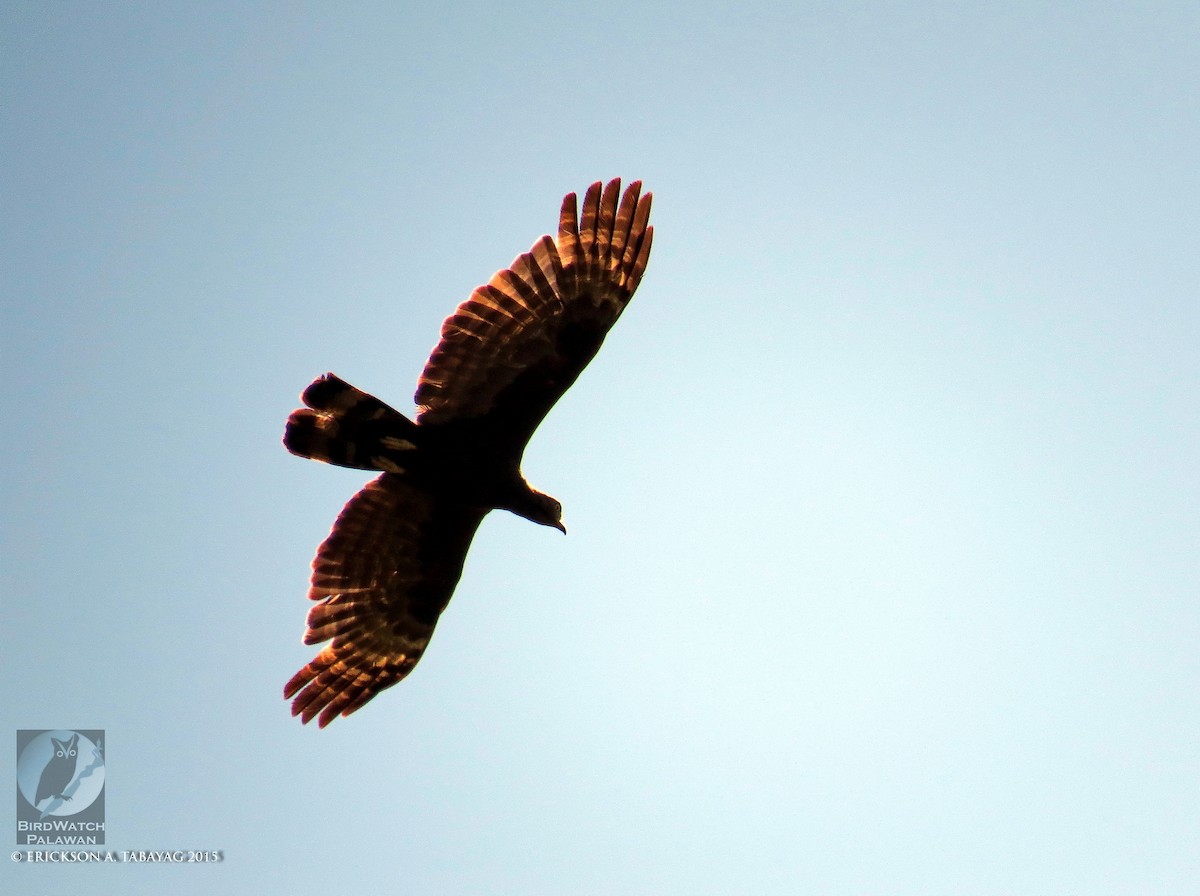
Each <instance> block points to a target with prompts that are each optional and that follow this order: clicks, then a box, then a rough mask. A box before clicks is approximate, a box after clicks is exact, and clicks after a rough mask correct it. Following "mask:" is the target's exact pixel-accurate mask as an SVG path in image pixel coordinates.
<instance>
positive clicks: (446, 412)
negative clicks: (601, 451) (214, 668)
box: [284, 180, 653, 726]
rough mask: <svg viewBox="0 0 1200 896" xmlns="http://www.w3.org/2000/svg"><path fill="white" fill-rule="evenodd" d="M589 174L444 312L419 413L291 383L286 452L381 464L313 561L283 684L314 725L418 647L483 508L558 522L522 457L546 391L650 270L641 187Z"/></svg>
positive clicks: (559, 382)
mask: <svg viewBox="0 0 1200 896" xmlns="http://www.w3.org/2000/svg"><path fill="white" fill-rule="evenodd" d="M619 193H620V182H619V181H616V180H614V181H610V182H609V183H608V184H607V185H606V186H604V187H603V189H602V188H601V184H600V183H595V184H593V185H592V186H591V187H590V188H589V189H588V192H587V194H586V195H585V197H584V202H583V209H582V215H581V216H580V217H578V218H577V217H576V198H575V195H574V194H569V195H568V196H567V197H566V198H565V199H564V200H563V205H562V212H561V215H560V218H559V230H558V237H557V239H552V238H550V237H548V236H545V237H542V238H541V239H540V240H539V241H538V242H537V243H535V244H534V246H533V248H532V249H531V250H530V251H529V252H527V253H525V254H523V255H520V256H518V257H517V259H516V260H515V261H514V262H513V263H512V265H510V266H509V268H507V269H506V270H503V271H500V272H499V273H497V274H496V275H495V276H494V277H492V279H491V280H490V281H489V282H488V284H486V285H485V286H481V287H479V288H478V289H476V290H475V291H474V292H473V293H472V295H471V297H470V298H469V299H467V301H466V302H464V303H463V304H462V305H460V306H459V308H458V310H457V311H456V312H455V313H454V314H453V315H451V316H450V317H449V318H447V320H446V322H445V324H443V326H442V334H441V340H440V341H439V343H438V344H437V346H436V347H435V348H434V350H433V353H432V355H431V356H430V358H429V361H428V362H427V363H426V366H425V370H424V372H423V373H422V375H421V378H420V380H419V381H418V385H417V392H416V403H417V406H418V414H417V416H416V420H415V422H414V421H412V420H409V419H408V418H407V417H405V416H404V415H403V414H401V413H400V412H399V411H396V410H394V409H393V408H391V407H388V406H387V405H386V404H384V403H383V402H381V401H380V400H379V399H377V398H374V397H373V396H371V395H368V394H367V393H365V392H362V391H360V390H359V389H356V388H355V387H353V386H351V385H350V384H348V383H346V382H344V381H342V380H340V379H339V378H337V377H336V376H334V375H333V374H326V375H325V376H323V377H320V378H318V379H317V380H316V381H315V382H313V383H312V384H311V385H310V386H309V387H308V388H307V389H306V390H305V391H304V394H303V395H302V396H301V399H302V401H303V402H304V404H305V407H303V408H300V409H299V410H297V411H294V412H293V413H292V415H291V417H290V418H289V420H288V426H287V430H286V432H285V434H284V444H285V445H286V446H287V448H288V450H289V451H291V452H292V453H293V454H298V455H300V456H302V457H310V458H313V459H315V460H322V461H325V462H328V463H333V464H337V465H339V466H346V467H353V468H356V469H364V470H375V471H383V472H382V475H380V476H379V477H377V478H376V479H374V480H373V481H372V482H370V483H368V484H367V486H366V487H365V488H363V489H362V491H360V492H359V493H358V494H357V495H355V496H354V497H353V498H351V499H350V501H349V502H348V503H347V504H346V506H345V508H344V509H343V510H342V512H341V514H340V515H339V516H338V519H337V521H336V522H335V523H334V526H333V530H332V531H331V532H330V534H329V537H328V538H326V540H325V541H324V542H323V543H322V544H321V546H320V548H319V549H318V550H317V557H316V559H315V560H314V561H313V576H312V585H311V587H310V589H309V597H310V598H312V599H313V600H316V601H320V602H319V603H317V604H316V605H315V606H313V608H312V610H311V611H310V612H309V616H308V631H307V632H306V634H305V638H304V640H305V643H308V644H317V643H320V642H322V641H326V640H330V639H332V643H331V644H330V645H329V646H327V647H326V648H325V649H324V650H322V651H321V653H320V654H319V655H318V656H317V657H316V659H314V660H313V661H312V662H311V663H309V664H308V665H307V666H305V667H304V668H303V669H301V670H300V671H299V672H298V673H296V675H295V676H293V677H292V679H291V680H290V681H289V682H288V684H287V685H286V686H285V688H284V696H285V697H288V698H294V699H293V703H292V712H293V713H294V714H298V715H300V716H301V718H302V719H303V720H304V721H305V722H307V721H309V720H310V719H312V718H313V717H315V716H319V723H320V724H321V725H322V726H324V725H326V724H328V723H329V722H330V721H332V720H333V719H334V718H335V717H337V716H338V715H349V714H350V713H351V712H353V711H354V710H356V709H358V708H359V707H361V706H362V705H363V704H364V703H366V702H367V701H368V700H370V699H371V697H373V696H374V695H375V694H377V693H378V692H379V691H381V690H383V689H384V688H387V687H390V686H391V685H393V684H395V683H396V682H398V681H400V680H401V679H402V678H404V676H405V675H407V674H408V672H409V671H411V669H412V667H413V666H415V665H416V663H417V661H418V660H419V659H420V658H421V655H422V654H423V653H424V650H425V646H426V645H427V644H428V642H429V638H430V637H431V636H432V634H433V628H434V626H435V625H436V623H437V620H438V617H439V616H440V614H441V612H442V610H443V609H444V608H445V606H446V604H447V603H448V602H449V600H450V596H451V594H452V593H453V591H454V587H455V585H456V584H457V582H458V579H459V577H460V575H461V574H462V566H463V561H464V560H465V559H466V554H467V549H468V548H469V547H470V543H471V539H472V538H473V537H474V535H475V531H476V529H477V528H478V527H479V524H480V522H481V521H482V520H483V517H484V516H485V515H486V514H487V513H489V512H490V511H492V510H509V511H511V512H513V513H516V514H517V515H519V516H522V517H525V518H526V519H529V520H532V521H533V522H536V523H539V524H541V525H545V526H552V527H554V528H557V529H559V530H560V531H564V532H565V531H566V530H565V528H564V527H563V525H562V520H561V510H562V508H561V506H560V505H559V503H558V501H556V500H555V499H554V498H551V497H550V496H549V495H546V494H543V493H542V492H539V491H537V490H536V489H534V488H532V487H530V486H529V484H528V483H527V482H526V481H525V479H524V476H523V475H522V474H521V458H522V455H523V453H524V450H525V445H526V443H527V442H528V441H529V438H530V436H531V435H532V434H533V432H534V430H535V429H536V428H537V426H538V424H540V423H541V421H542V419H543V418H544V417H545V415H546V414H547V413H548V412H549V410H550V408H551V407H552V406H553V405H554V403H555V401H557V400H558V398H559V397H560V396H561V395H562V394H563V392H564V391H566V389H567V388H568V387H569V386H570V385H571V384H572V383H573V382H574V381H575V379H576V377H578V376H579V374H580V372H581V371H582V370H583V368H584V367H585V366H587V363H588V362H589V361H590V360H591V359H592V357H594V356H595V354H596V352H597V351H599V349H600V345H601V343H602V342H603V341H604V337H605V335H606V334H607V333H608V330H609V328H610V327H611V326H612V325H613V323H614V322H615V321H616V319H617V317H619V316H620V314H621V312H622V311H623V310H624V308H625V305H626V304H627V303H628V302H629V299H630V298H631V297H632V295H633V293H634V290H636V289H637V286H638V283H639V282H640V280H641V276H642V273H643V272H644V271H645V268H646V263H647V261H648V260H649V255H650V246H651V242H652V240H653V228H652V227H650V226H649V225H648V223H647V222H648V219H649V214H650V198H651V197H650V194H648V193H647V194H646V195H644V196H642V195H640V193H641V184H640V183H638V182H634V183H632V184H630V185H629V187H628V188H627V189H626V191H625V193H624V195H623V196H622V197H621V199H620V202H619V204H618V201H617V200H618V194H619Z"/></svg>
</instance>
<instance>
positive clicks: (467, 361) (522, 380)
mask: <svg viewBox="0 0 1200 896" xmlns="http://www.w3.org/2000/svg"><path fill="white" fill-rule="evenodd" d="M641 188H642V185H641V182H640V181H634V182H633V183H631V184H630V185H629V187H628V188H627V189H626V190H625V193H624V195H623V196H622V197H621V200H620V203H619V204H618V202H617V197H618V194H619V193H620V191H621V182H620V181H619V180H611V181H609V182H608V184H607V185H606V186H604V187H603V189H601V184H600V183H599V182H597V183H594V184H592V185H591V186H590V187H589V188H588V191H587V193H586V194H585V196H584V199H583V211H582V215H581V216H579V217H577V216H576V200H575V194H574V193H571V194H569V195H568V196H567V197H566V198H565V199H563V204H562V212H561V215H560V217H559V227H558V239H557V240H552V239H551V238H550V237H548V236H544V237H542V238H541V239H540V240H539V241H538V242H537V243H535V244H534V246H533V248H532V249H531V250H530V251H528V252H526V253H525V254H523V255H520V256H518V257H517V259H516V260H515V261H514V262H513V263H512V265H510V266H509V268H508V269H507V270H503V271H500V272H499V273H497V274H496V275H495V276H494V277H492V279H491V280H490V281H489V282H488V283H487V284H486V285H485V286H481V287H479V288H478V289H476V290H475V291H474V292H473V293H472V294H471V297H470V298H469V299H467V301H465V302H463V303H462V304H461V305H460V306H459V307H458V310H457V311H455V312H454V314H452V315H451V316H450V317H448V318H447V319H446V322H445V323H444V324H443V325H442V334H441V341H440V342H439V343H438V344H437V346H436V347H435V348H434V350H433V354H432V355H430V358H429V361H428V363H427V364H426V365H425V371H424V373H422V374H421V379H420V381H419V382H418V384H417V394H416V403H417V405H418V408H419V416H418V422H420V423H422V424H442V423H452V422H455V421H460V420H465V419H471V418H488V423H489V425H488V429H489V430H490V431H491V432H493V433H495V434H496V435H497V436H498V437H499V438H500V441H502V442H506V443H507V444H508V445H509V446H511V447H513V448H515V449H516V450H517V451H518V453H519V451H520V450H521V449H523V447H524V445H525V443H526V442H527V441H528V440H529V437H530V436H531V435H532V434H533V431H534V430H535V429H536V428H537V426H538V424H539V423H541V421H542V418H543V417H545V416H546V413H547V412H548V411H549V410H550V408H551V407H553V406H554V403H555V402H556V401H557V400H558V398H559V396H560V395H562V394H563V392H565V391H566V390H567V388H568V387H569V386H570V385H571V383H573V382H574V381H575V378H576V377H578V376H579V373H580V371H582V370H583V368H584V367H586V366H587V363H588V361H590V360H591V359H592V357H593V356H594V355H595V354H596V352H597V351H598V350H599V349H600V344H601V343H602V342H603V341H604V337H605V335H606V334H607V333H608V330H609V328H610V327H612V325H613V324H614V323H615V322H616V320H617V318H618V317H619V316H620V314H621V312H622V311H623V310H624V309H625V306H626V304H628V302H629V299H630V298H631V297H632V296H633V293H634V290H636V289H637V287H638V283H639V282H640V281H641V278H642V274H643V272H644V271H645V270H646V263H647V261H648V260H649V258H650V245H651V242H652V240H653V237H654V228H653V227H650V226H648V223H647V222H648V220H649V218H650V202H651V194H650V193H647V194H646V195H644V196H641V195H640V193H641Z"/></svg>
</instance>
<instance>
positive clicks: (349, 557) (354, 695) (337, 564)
mask: <svg viewBox="0 0 1200 896" xmlns="http://www.w3.org/2000/svg"><path fill="white" fill-rule="evenodd" d="M485 512H486V511H485V510H483V509H482V508H469V507H465V506H462V505H453V504H450V505H448V504H447V503H446V502H445V501H444V500H438V501H435V500H434V497H433V496H432V495H431V494H430V493H429V492H426V491H424V490H422V489H420V488H417V487H414V486H413V485H411V484H409V483H407V482H405V481H404V479H403V478H402V477H400V476H397V475H396V474H394V473H384V474H383V475H382V476H380V477H378V478H377V479H375V480H373V481H371V482H370V483H368V484H367V485H366V487H365V488H363V489H362V491H360V492H359V493H358V494H356V495H355V496H354V497H353V498H351V499H350V501H349V502H348V503H347V504H346V506H345V508H344V509H343V510H342V512H341V514H340V515H339V516H338V518H337V522H335V523H334V524H333V531H332V532H330V534H329V537H328V538H326V539H325V541H324V543H322V545H321V547H320V548H318V549H317V557H316V559H315V560H313V573H312V586H311V587H310V588H309V591H308V596H309V598H310V599H312V600H315V601H320V603H318V604H316V605H315V606H313V608H312V609H311V610H310V611H309V613H308V631H307V632H306V633H305V635H304V643H305V644H319V643H321V642H322V641H327V640H329V639H330V638H332V639H333V643H332V644H330V645H329V646H327V647H326V648H325V649H324V650H322V651H321V652H320V654H318V655H317V657H316V659H314V660H313V661H312V662H311V663H309V664H308V665H307V666H305V667H304V668H303V669H301V670H300V671H299V672H297V673H296V674H295V675H294V676H293V677H292V679H291V681H289V682H288V683H287V685H286V686H285V687H284V690H283V696H284V697H285V698H287V699H291V698H293V697H294V698H295V700H294V701H293V703H292V713H293V715H299V716H300V717H301V718H302V719H303V720H304V721H305V722H308V721H309V720H311V719H312V718H313V717H315V716H317V715H318V714H320V718H319V724H320V726H321V727H322V728H324V727H325V726H326V725H328V724H329V723H330V722H331V721H333V719H334V718H336V717H337V716H339V715H349V714H350V713H352V712H354V710H356V709H358V708H359V707H360V706H362V705H363V704H364V703H366V702H367V701H368V700H370V699H371V698H372V697H374V696H375V695H376V694H377V693H379V692H380V691H382V690H384V689H385V688H388V687H391V686H392V685H394V684H396V683H397V682H398V681H400V680H401V679H402V678H404V677H405V676H406V675H408V673H409V672H411V671H412V668H413V666H415V665H416V664H417V661H418V660H419V659H420V658H421V655H422V654H423V653H424V652H425V646H426V645H427V644H428V643H429V639H430V637H432V636H433V629H434V626H435V625H436V624H437V620H438V617H439V615H441V612H442V610H443V609H445V607H446V604H447V603H448V602H449V601H450V595H451V594H453V593H454V586H455V585H457V584H458V579H459V576H461V575H462V567H463V561H464V560H465V559H466V556H467V548H468V547H470V544H471V539H472V538H473V537H474V535H475V530H476V529H477V528H478V527H479V523H480V522H481V521H482V520H483V516H484V513H485Z"/></svg>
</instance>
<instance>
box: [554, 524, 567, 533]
mask: <svg viewBox="0 0 1200 896" xmlns="http://www.w3.org/2000/svg"><path fill="white" fill-rule="evenodd" d="M554 528H555V529H557V530H558V531H559V532H561V533H562V534H563V535H566V534H567V527H566V526H564V525H563V523H562V520H559V521H558V522H557V523H555V524H554Z"/></svg>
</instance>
